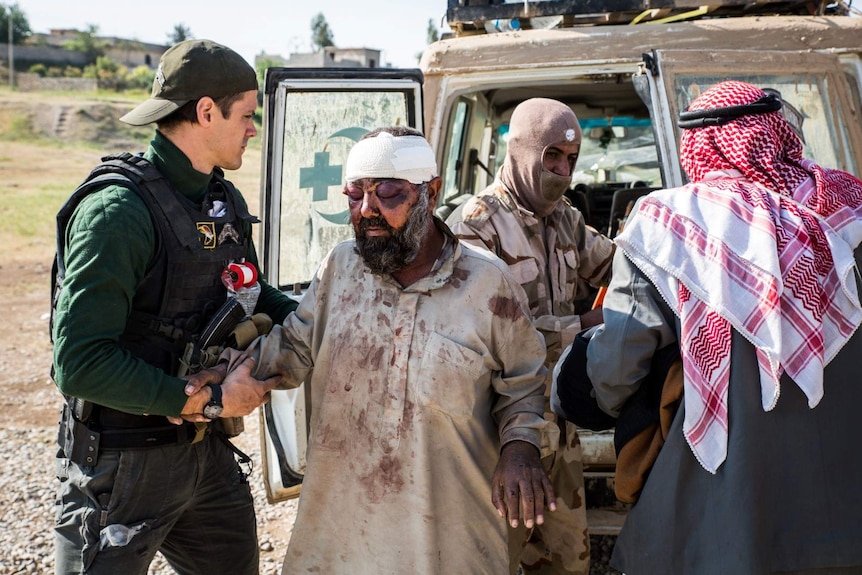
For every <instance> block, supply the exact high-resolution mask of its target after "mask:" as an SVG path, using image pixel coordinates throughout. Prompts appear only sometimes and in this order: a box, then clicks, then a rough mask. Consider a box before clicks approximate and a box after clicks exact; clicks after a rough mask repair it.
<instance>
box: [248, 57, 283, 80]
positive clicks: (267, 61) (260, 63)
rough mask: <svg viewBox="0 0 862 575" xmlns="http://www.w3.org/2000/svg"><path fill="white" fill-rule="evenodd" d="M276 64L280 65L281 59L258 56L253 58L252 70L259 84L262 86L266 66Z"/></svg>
mask: <svg viewBox="0 0 862 575" xmlns="http://www.w3.org/2000/svg"><path fill="white" fill-rule="evenodd" d="M277 66H281V60H276V59H275V58H269V57H263V56H261V57H258V58H255V59H254V70H255V72H257V83H258V85H259V86H261V87H263V80H264V76H265V75H266V69H267V68H275V67H277Z"/></svg>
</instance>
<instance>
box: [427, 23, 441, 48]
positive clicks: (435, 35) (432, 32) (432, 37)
mask: <svg viewBox="0 0 862 575" xmlns="http://www.w3.org/2000/svg"><path fill="white" fill-rule="evenodd" d="M426 37H427V39H428V43H429V44H433V43H434V42H436V41H437V40H439V39H440V31H439V30H437V26H435V25H434V19H433V18H428V31H427V32H426Z"/></svg>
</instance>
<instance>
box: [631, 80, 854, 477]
mask: <svg viewBox="0 0 862 575" xmlns="http://www.w3.org/2000/svg"><path fill="white" fill-rule="evenodd" d="M763 96H764V93H763V91H762V90H760V89H759V88H756V87H754V86H751V85H750V84H745V83H742V82H723V83H721V84H717V85H715V86H713V87H712V88H710V89H709V90H707V91H706V92H704V93H703V94H702V95H701V96H700V97H699V98H697V99H696V100H695V101H694V102H693V103H692V106H691V107H690V109H692V110H699V109H713V108H721V107H728V106H737V105H743V104H748V103H751V102H754V101H756V100H758V99H759V98H761V97H763ZM680 148H681V161H682V166H683V168H684V169H685V171H686V173H687V174H688V175H689V177H690V180H691V182H692V183H690V184H688V185H686V186H682V187H680V188H675V189H669V190H662V191H659V192H654V193H652V194H650V195H649V196H648V197H647V198H645V199H644V200H642V201H641V202H640V204H639V206H638V210H637V212H636V214H635V217H632V218H631V219H630V220H629V222H628V223H627V224H626V227H625V231H624V232H623V233H622V234H621V235H620V236H619V237H618V238H617V240H616V242H617V245H619V246H620V248H621V249H622V250H623V251H624V252H625V253H626V255H627V256H628V257H629V258H630V259H631V260H632V261H633V263H634V264H635V265H637V266H638V267H639V268H640V269H641V270H642V271H643V272H644V273H645V274H646V276H647V277H649V278H650V279H651V281H653V282H654V283H655V285H656V287H657V288H658V290H659V291H660V293H661V294H662V296H663V297H664V298H665V299H666V300H667V302H668V303H669V304H670V306H671V307H672V308H673V310H674V312H675V313H676V314H677V315H678V316H679V318H680V324H681V334H680V349H681V355H682V360H683V373H684V381H685V384H684V385H685V421H684V425H683V432H684V434H685V437H686V439H687V441H688V443H689V445H690V447H691V449H692V451H693V452H694V454H695V457H697V459H698V461H699V462H700V463H701V464H702V465H703V467H704V468H705V469H707V470H708V471H709V472H711V473H715V472H716V471H717V469H718V467H719V466H720V465H721V464H722V462H723V461H724V459H725V457H726V455H727V429H728V427H727V426H728V413H727V388H728V383H729V380H730V347H731V346H730V341H731V334H732V329H735V330H737V331H739V332H740V333H741V334H742V335H743V336H745V338H746V339H748V340H749V341H750V342H751V343H752V344H753V345H754V346H755V347H756V349H757V359H758V363H759V366H760V386H761V396H762V402H763V408H764V410H770V409H772V408H773V407H774V406H775V404H776V402H777V401H778V396H779V393H780V387H779V380H780V378H781V375H782V373H783V372H784V371H786V372H787V374H788V375H789V376H790V378H791V379H792V380H793V381H794V382H795V383H796V385H798V386H799V387H800V388H801V389H802V391H803V392H804V393H805V395H806V396H807V398H808V405H809V406H810V407H812V408H813V407H815V406H816V405H817V403H818V402H819V401H820V399H821V397H822V396H823V369H824V367H825V366H826V365H827V364H828V363H829V362H830V361H831V360H832V358H834V357H835V355H836V354H837V353H838V351H839V350H840V349H841V348H842V346H843V345H844V344H845V343H846V342H847V340H849V339H850V337H851V336H852V335H853V333H854V332H855V331H856V328H857V327H858V326H859V325H860V323H862V307H860V305H859V298H858V294H857V289H856V281H855V275H854V271H855V269H856V268H855V260H854V257H853V249H854V248H855V247H856V246H858V245H859V243H860V241H862V182H860V181H859V180H858V179H857V178H855V177H853V176H852V175H850V174H847V173H846V172H842V171H839V170H830V169H824V168H822V167H820V166H818V165H816V164H814V163H813V162H810V161H808V160H804V159H803V158H802V145H801V143H800V142H799V139H798V138H797V137H796V135H795V134H794V133H793V131H792V130H791V128H790V126H789V124H787V123H786V121H785V120H784V119H783V117H782V116H781V113H780V112H771V113H766V114H758V115H746V116H742V117H741V118H738V119H736V120H733V121H730V122H728V123H726V124H723V125H719V126H707V127H703V128H697V129H693V130H685V131H684V133H683V136H682V139H681V146H680Z"/></svg>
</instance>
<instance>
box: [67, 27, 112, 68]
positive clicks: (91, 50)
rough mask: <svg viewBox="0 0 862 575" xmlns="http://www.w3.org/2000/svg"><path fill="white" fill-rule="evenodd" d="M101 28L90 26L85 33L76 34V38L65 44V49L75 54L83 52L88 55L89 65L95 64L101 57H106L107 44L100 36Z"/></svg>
mask: <svg viewBox="0 0 862 575" xmlns="http://www.w3.org/2000/svg"><path fill="white" fill-rule="evenodd" d="M98 33H99V27H98V26H96V25H95V24H88V25H87V29H86V30H84V31H83V32H75V37H74V38H72V39H71V40H69V41H67V42H66V43H65V44H63V47H64V48H66V49H67V50H71V51H73V52H83V53H84V54H86V55H87V63H88V64H95V63H96V60H97V59H98V58H99V57H100V56H104V55H105V47H106V46H107V42H105V41H104V40H101V39H100V38H99V37H98V36H96V35H97V34H98Z"/></svg>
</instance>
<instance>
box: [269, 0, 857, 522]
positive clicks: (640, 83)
mask: <svg viewBox="0 0 862 575" xmlns="http://www.w3.org/2000/svg"><path fill="white" fill-rule="evenodd" d="M384 17H391V18H392V19H393V25H394V24H395V23H394V20H396V19H397V14H392V15H391V16H385V15H381V18H384ZM447 20H448V24H449V26H450V28H451V29H452V34H451V37H448V38H445V39H443V40H441V41H439V42H436V43H434V44H433V45H431V46H429V47H428V49H427V50H426V51H425V52H424V54H423V55H422V58H421V62H420V64H419V67H418V68H417V69H391V68H379V69H368V68H342V69H333V68H315V69H297V68H271V69H269V70H267V73H266V78H265V92H264V120H263V122H264V130H263V132H264V145H265V153H264V158H263V175H262V184H261V210H262V211H263V216H264V222H263V225H262V226H261V227H262V230H261V231H262V236H261V239H260V243H259V244H258V245H259V246H261V251H262V253H261V260H262V265H263V267H264V271H265V272H266V274H267V277H268V279H269V281H270V282H271V283H273V284H274V285H278V286H279V287H280V288H281V289H282V290H285V291H287V292H289V293H291V294H294V295H295V296H296V297H297V298H299V297H301V295H302V293H303V290H304V289H305V288H306V287H307V286H308V283H309V280H310V279H311V277H312V275H313V273H314V271H315V268H316V267H317V264H318V262H319V261H320V260H321V258H322V257H323V256H324V255H325V254H326V253H327V252H328V250H329V249H330V248H332V247H333V246H334V245H335V244H336V243H337V242H339V241H342V240H344V239H347V238H350V237H352V234H353V232H352V228H351V227H350V226H349V225H348V217H347V202H346V201H345V200H344V196H343V195H342V193H341V191H342V187H343V183H344V182H343V179H344V178H343V170H344V162H345V159H346V156H347V152H348V150H349V149H350V147H351V146H352V145H353V144H354V142H356V141H357V140H358V139H359V138H360V137H361V136H362V134H364V133H365V132H366V131H368V130H370V129H372V128H375V127H379V126H385V125H398V124H401V125H409V126H413V127H416V128H418V129H420V130H422V131H423V132H424V133H425V134H426V136H427V138H428V140H429V141H430V142H431V144H432V146H433V148H434V150H435V151H436V154H437V160H438V165H439V168H440V174H441V176H442V177H443V193H442V194H441V203H440V205H439V206H438V208H437V212H438V214H439V215H440V216H441V217H443V218H444V219H445V217H446V216H447V215H448V214H449V213H450V212H451V211H452V210H453V209H457V207H458V206H459V205H460V204H461V203H463V201H464V200H466V199H467V198H469V197H470V195H472V194H475V193H477V192H479V191H481V190H482V189H483V188H484V187H485V186H486V185H488V184H489V183H490V182H491V181H492V180H493V177H494V173H495V171H496V170H497V168H498V167H499V166H500V164H501V163H502V161H503V159H504V157H505V152H506V139H507V132H508V120H509V117H510V115H511V112H512V109H513V108H514V107H515V106H516V105H517V104H518V103H520V102H521V101H523V100H525V99H527V98H531V97H537V96H542V97H548V98H555V99H557V100H560V101H562V102H565V103H566V104H568V105H569V106H571V108H572V109H573V110H574V111H575V113H576V114H577V116H578V118H579V120H580V122H581V125H582V127H583V134H584V139H583V143H582V147H581V153H580V157H579V159H578V162H577V166H576V168H575V173H574V175H573V178H572V187H571V189H570V190H569V193H568V197H569V198H570V200H571V201H572V203H573V205H574V206H576V207H577V208H578V209H580V210H581V211H582V212H583V213H584V215H585V217H586V218H587V222H588V223H590V224H591V225H593V226H594V227H596V228H597V229H599V230H600V231H602V232H604V233H606V234H608V235H610V236H613V235H614V234H615V233H616V231H617V229H618V227H619V225H620V222H621V221H622V219H623V218H624V216H625V210H626V207H627V206H628V205H629V204H630V202H631V201H632V200H633V199H634V198H636V197H638V196H640V195H642V194H644V193H647V192H649V191H651V190H655V189H658V188H662V187H671V186H678V185H681V184H683V183H685V175H684V173H683V171H682V170H681V168H680V164H679V161H678V150H677V142H678V138H679V128H678V127H677V125H676V118H677V116H678V114H679V112H680V111H682V110H684V109H685V108H686V106H688V104H689V102H691V100H693V99H694V98H695V97H696V96H697V95H698V94H700V93H701V92H702V91H703V90H705V89H706V88H707V87H709V86H710V85H712V84H714V83H716V82H718V81H721V80H725V79H739V80H743V81H746V82H750V83H752V84H755V85H757V86H760V87H763V88H771V89H773V90H776V91H778V92H779V93H780V96H781V98H782V99H783V100H785V101H786V102H787V103H789V104H790V105H791V106H788V109H795V110H796V112H797V114H798V117H797V120H798V121H801V129H802V133H803V135H804V140H805V155H806V157H809V158H811V159H813V160H815V161H816V162H818V163H820V164H823V165H826V166H829V167H837V168H840V169H843V170H847V171H849V172H851V173H854V174H856V175H860V173H862V123H860V117H862V116H860V114H862V101H860V90H862V18H860V17H856V16H855V15H854V14H853V10H851V9H850V8H849V7H847V6H846V5H845V4H843V3H842V2H840V0H839V2H837V3H828V2H826V1H821V2H808V1H805V2H802V1H794V0H790V1H773V0H763V1H758V2H745V1H740V0H715V3H714V4H713V5H709V6H701V5H699V3H696V2H693V1H692V0H664V1H662V0H659V1H658V2H656V1H653V0H614V1H612V2H611V1H610V0H557V1H550V0H549V1H534V2H505V3H502V2H499V1H493V0H492V1H490V2H488V1H485V2H481V1H476V0H473V1H470V0H448V10H447ZM588 303H589V302H586V303H585V305H588ZM308 397H309V396H308V395H307V394H305V393H304V390H303V388H302V387H300V388H299V389H297V390H292V391H276V392H274V393H273V394H272V401H271V402H270V403H269V404H267V405H266V406H265V407H264V408H262V411H261V422H262V425H261V429H262V431H263V432H262V441H263V450H262V451H263V460H264V475H265V479H266V483H267V493H268V497H269V500H270V501H271V502H276V501H279V500H282V499H286V498H291V497H296V496H297V495H298V493H299V490H300V486H301V482H302V477H303V473H304V469H305V448H306V437H307V432H308V417H309V414H310V412H311V410H313V409H314V406H313V405H308ZM581 442H582V447H583V450H584V460H585V470H586V471H585V472H586V478H587V504H588V509H589V511H588V513H589V522H590V528H591V533H592V534H593V535H602V534H605V535H612V534H615V533H617V532H618V530H619V527H620V526H621V524H622V518H623V517H624V513H625V509H624V508H623V507H622V506H621V505H619V504H617V503H616V502H615V500H614V498H613V495H612V490H608V489H606V487H607V485H608V481H612V478H613V466H614V450H613V436H612V432H596V433H590V432H589V431H586V430H584V431H583V432H582V434H581Z"/></svg>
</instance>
